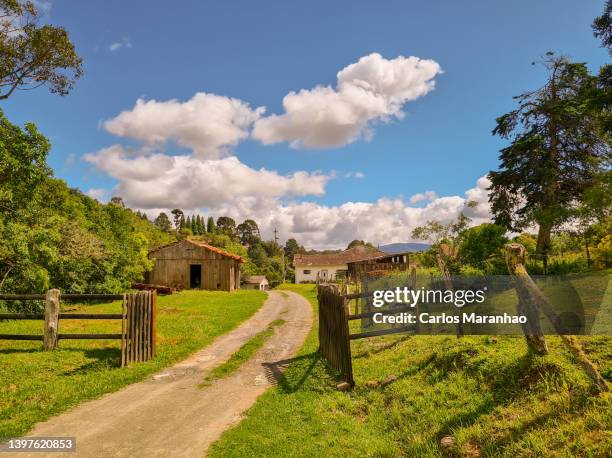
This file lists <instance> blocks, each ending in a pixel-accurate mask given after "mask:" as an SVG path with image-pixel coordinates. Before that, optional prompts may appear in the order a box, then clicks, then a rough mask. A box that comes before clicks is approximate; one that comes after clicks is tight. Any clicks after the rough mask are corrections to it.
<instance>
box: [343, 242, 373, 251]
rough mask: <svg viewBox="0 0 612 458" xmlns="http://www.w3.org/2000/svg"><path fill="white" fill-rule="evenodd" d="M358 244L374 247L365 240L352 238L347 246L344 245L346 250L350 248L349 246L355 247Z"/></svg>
mask: <svg viewBox="0 0 612 458" xmlns="http://www.w3.org/2000/svg"><path fill="white" fill-rule="evenodd" d="M358 246H367V247H372V248H373V247H374V245H372V244H371V243H370V242H365V241H363V240H353V241H352V242H351V243H349V244H348V246H347V247H346V249H347V250H350V249H351V248H355V247H358Z"/></svg>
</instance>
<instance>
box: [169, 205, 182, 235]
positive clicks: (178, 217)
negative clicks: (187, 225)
mask: <svg viewBox="0 0 612 458" xmlns="http://www.w3.org/2000/svg"><path fill="white" fill-rule="evenodd" d="M170 213H172V217H173V220H174V230H176V232H179V231H180V230H181V221H182V219H183V218H185V214H184V213H183V210H181V209H180V208H175V209H174V210H172V211H171V212H170Z"/></svg>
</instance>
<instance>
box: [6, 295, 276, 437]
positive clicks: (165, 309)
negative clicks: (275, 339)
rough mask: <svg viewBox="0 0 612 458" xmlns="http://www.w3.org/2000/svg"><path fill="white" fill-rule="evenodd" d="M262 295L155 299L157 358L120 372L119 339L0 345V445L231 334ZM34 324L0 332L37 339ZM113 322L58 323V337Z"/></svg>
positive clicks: (110, 327) (115, 325) (38, 328)
mask: <svg viewBox="0 0 612 458" xmlns="http://www.w3.org/2000/svg"><path fill="white" fill-rule="evenodd" d="M265 298H266V294H265V293H262V292H259V291H236V292H233V293H225V292H216V291H215V292H212V291H183V292H181V293H177V294H174V295H171V296H160V297H159V298H158V315H157V317H158V318H157V324H158V330H157V336H158V337H157V344H158V347H157V356H156V357H155V358H154V359H152V360H151V361H148V362H146V363H137V364H133V365H130V366H129V367H127V368H120V367H119V365H120V342H119V340H64V341H60V343H59V350H56V351H52V352H43V351H42V345H41V343H40V342H35V341H6V340H0V387H1V389H0V440H1V439H5V438H7V437H14V436H20V435H23V434H25V433H26V432H27V431H28V430H29V429H31V428H32V426H34V424H35V423H37V422H39V421H41V420H45V419H47V418H49V417H51V416H53V415H57V414H59V413H61V412H63V411H65V410H67V409H68V408H70V407H72V406H75V405H77V404H79V403H81V402H83V401H86V400H89V399H94V398H96V397H99V396H100V395H102V394H104V393H109V392H112V391H116V390H118V389H119V388H122V387H123V386H125V385H128V384H130V383H134V382H137V381H140V380H143V379H144V378H146V377H147V376H149V375H151V374H153V373H155V372H157V371H159V370H161V369H162V368H164V367H167V366H169V365H171V364H173V363H175V362H178V361H180V360H181V359H184V358H185V357H187V356H188V355H189V354H191V353H193V352H194V351H196V350H198V349H200V348H202V347H204V346H206V345H208V344H209V343H210V342H212V340H213V339H214V338H215V337H217V336H219V335H221V334H224V333H226V332H228V331H230V330H231V329H233V328H235V327H236V326H237V325H238V324H239V323H241V322H243V321H245V320H246V319H247V318H249V317H250V316H251V315H253V313H255V311H256V310H257V309H259V308H260V307H261V305H262V304H263V302H264V300H265ZM65 311H74V312H87V313H120V312H121V303H120V302H113V303H109V304H100V305H85V306H70V305H68V306H67V307H66V310H65ZM42 328H43V325H42V321H4V322H2V321H0V333H1V334H18V333H20V334H28V333H30V334H41V333H42ZM120 329H121V322H120V321H119V320H96V321H91V320H90V321H86V320H63V321H61V320H60V332H64V333H84V332H88V333H89V332H91V333H118V332H120Z"/></svg>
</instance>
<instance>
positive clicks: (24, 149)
mask: <svg viewBox="0 0 612 458" xmlns="http://www.w3.org/2000/svg"><path fill="white" fill-rule="evenodd" d="M50 148H51V145H50V144H49V142H48V140H47V139H46V138H45V137H44V136H43V135H42V134H41V133H40V132H39V131H38V129H36V126H35V125H34V124H31V123H28V124H26V125H25V129H23V130H22V129H21V128H19V126H16V125H14V124H12V123H11V122H10V121H9V120H8V119H6V117H5V116H4V113H3V112H2V110H0V213H1V212H8V213H9V214H12V213H14V212H16V211H17V209H18V208H21V207H23V206H25V205H27V203H28V202H29V201H30V200H31V198H32V195H33V194H34V192H35V191H36V189H37V187H38V186H40V185H41V184H42V183H43V182H44V181H45V179H46V178H47V177H48V176H50V175H51V169H50V168H49V167H48V166H47V163H46V162H45V161H46V157H47V154H48V153H49V150H50Z"/></svg>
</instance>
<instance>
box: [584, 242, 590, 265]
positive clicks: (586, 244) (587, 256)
mask: <svg viewBox="0 0 612 458" xmlns="http://www.w3.org/2000/svg"><path fill="white" fill-rule="evenodd" d="M584 249H585V251H586V258H587V267H588V268H589V269H590V268H591V251H590V250H589V238H588V237H587V236H586V235H585V236H584Z"/></svg>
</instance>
